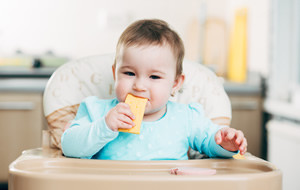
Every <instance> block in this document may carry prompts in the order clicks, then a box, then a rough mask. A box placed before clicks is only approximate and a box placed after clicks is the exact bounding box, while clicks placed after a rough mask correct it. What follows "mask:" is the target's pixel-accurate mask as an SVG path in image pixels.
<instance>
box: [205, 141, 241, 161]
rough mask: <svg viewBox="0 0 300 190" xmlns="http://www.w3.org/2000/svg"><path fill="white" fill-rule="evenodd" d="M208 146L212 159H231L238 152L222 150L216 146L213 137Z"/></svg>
mask: <svg viewBox="0 0 300 190" xmlns="http://www.w3.org/2000/svg"><path fill="white" fill-rule="evenodd" d="M210 146H211V153H212V154H213V156H214V157H221V158H232V156H234V155H236V154H238V153H239V151H234V152H231V151H228V150H226V149H224V148H223V147H222V146H220V145H218V144H217V143H216V141H215V138H214V136H213V137H212V138H211V139H210Z"/></svg>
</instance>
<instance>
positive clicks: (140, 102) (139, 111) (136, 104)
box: [119, 94, 148, 134]
mask: <svg viewBox="0 0 300 190" xmlns="http://www.w3.org/2000/svg"><path fill="white" fill-rule="evenodd" d="M147 101H148V99H147V98H139V97H136V96H133V95H131V94H128V95H127V97H126V100H125V103H126V104H128V105H129V106H130V110H131V111H132V113H133V115H134V116H135V119H134V120H133V122H134V124H135V126H134V127H132V128H131V129H119V131H121V132H127V133H134V134H140V129H141V124H142V121H143V117H144V112H145V108H146V103H147Z"/></svg>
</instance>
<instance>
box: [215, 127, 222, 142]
mask: <svg viewBox="0 0 300 190" xmlns="http://www.w3.org/2000/svg"><path fill="white" fill-rule="evenodd" d="M215 141H216V143H217V144H221V143H222V131H221V130H219V131H217V133H216V135H215Z"/></svg>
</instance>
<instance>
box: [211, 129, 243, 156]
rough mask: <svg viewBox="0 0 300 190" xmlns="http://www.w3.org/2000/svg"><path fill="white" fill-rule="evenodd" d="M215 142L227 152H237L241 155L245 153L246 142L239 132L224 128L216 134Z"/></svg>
mask: <svg viewBox="0 0 300 190" xmlns="http://www.w3.org/2000/svg"><path fill="white" fill-rule="evenodd" d="M215 141H216V143H217V144H219V145H220V146H222V147H223V148H224V149H226V150H228V151H238V150H239V151H240V154H241V155H243V154H245V153H246V151H247V140H246V138H245V137H244V133H243V132H242V131H240V130H236V129H233V128H230V127H224V128H222V129H220V130H219V131H218V132H217V133H216V135H215Z"/></svg>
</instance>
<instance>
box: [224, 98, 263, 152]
mask: <svg viewBox="0 0 300 190" xmlns="http://www.w3.org/2000/svg"><path fill="white" fill-rule="evenodd" d="M229 98H230V101H231V106H232V121H231V127H233V128H235V129H239V130H242V131H243V132H244V134H245V136H246V138H247V141H248V152H250V153H251V154H253V155H255V156H258V157H261V152H262V131H263V129H262V128H263V127H262V114H263V113H262V98H261V96H260V95H256V94H255V95H231V94H229Z"/></svg>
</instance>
